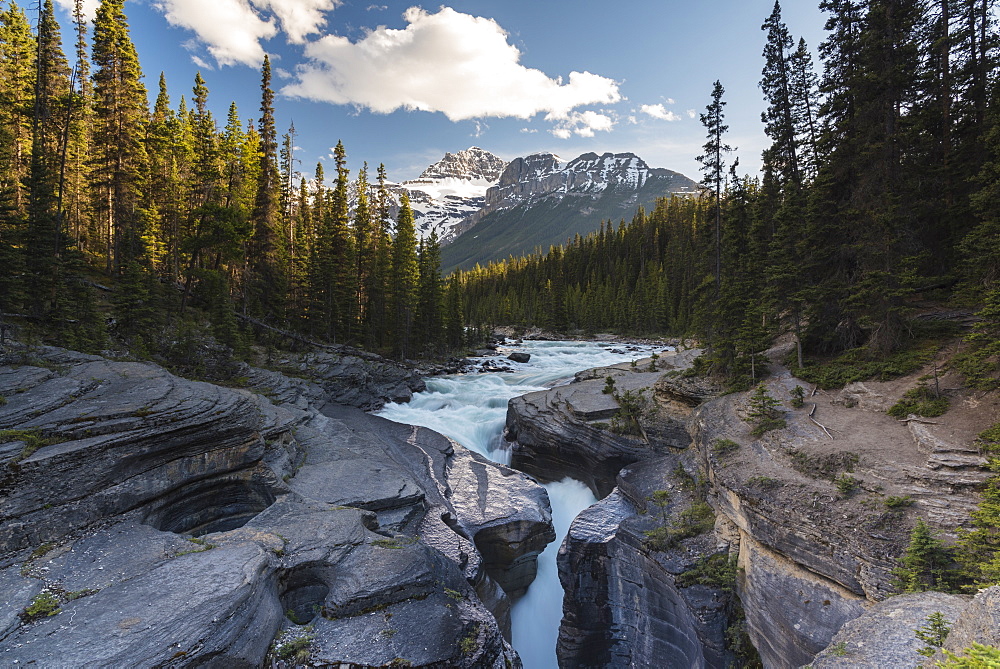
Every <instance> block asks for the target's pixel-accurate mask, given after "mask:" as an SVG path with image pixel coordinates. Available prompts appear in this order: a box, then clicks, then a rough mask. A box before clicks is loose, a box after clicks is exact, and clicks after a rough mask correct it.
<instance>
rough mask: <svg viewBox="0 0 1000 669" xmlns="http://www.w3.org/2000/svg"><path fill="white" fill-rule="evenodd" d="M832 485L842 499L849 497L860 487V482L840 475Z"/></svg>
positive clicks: (846, 475)
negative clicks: (835, 487)
mask: <svg viewBox="0 0 1000 669" xmlns="http://www.w3.org/2000/svg"><path fill="white" fill-rule="evenodd" d="M833 483H834V485H836V486H837V490H839V491H840V494H842V495H843V496H844V497H850V496H851V495H853V494H854V493H855V492H856V491H857V489H858V488H859V487H861V481H859V480H858V479H856V478H854V477H853V476H851V475H850V474H841V475H840V476H838V477H837V478H836V479H834V481H833Z"/></svg>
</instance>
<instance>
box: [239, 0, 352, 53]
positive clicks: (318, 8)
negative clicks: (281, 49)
mask: <svg viewBox="0 0 1000 669" xmlns="http://www.w3.org/2000/svg"><path fill="white" fill-rule="evenodd" d="M252 1H253V4H254V5H255V6H256V7H257V8H259V9H262V10H267V9H270V10H271V11H272V12H273V13H274V15H275V16H276V17H277V18H278V21H280V22H281V29H282V31H283V32H284V33H285V35H287V36H288V41H289V42H291V43H292V44H302V43H303V42H305V37H306V35H315V34H317V33H319V32H320V28H322V27H324V26H325V25H326V12H329V11H331V10H333V9H334V8H335V7H337V6H338V5H339V4H340V0H252Z"/></svg>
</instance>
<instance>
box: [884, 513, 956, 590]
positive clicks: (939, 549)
mask: <svg viewBox="0 0 1000 669" xmlns="http://www.w3.org/2000/svg"><path fill="white" fill-rule="evenodd" d="M952 561H953V560H952V555H951V551H950V550H949V549H948V548H947V547H945V545H944V543H943V542H942V541H941V540H940V539H938V538H937V537H936V536H934V533H933V532H932V531H931V528H930V527H929V526H928V525H927V523H925V522H924V519H923V518H919V519H917V524H916V526H915V527H914V528H913V532H911V533H910V544H909V546H907V548H906V552H905V553H904V554H903V556H902V557H901V558H900V559H899V566H898V567H897V568H896V569H895V570H894V571H893V576H894V578H895V580H894V585H895V587H896V588H897V589H898V590H899V591H900V592H923V591H925V590H942V591H945V592H947V591H949V590H951V589H952V587H953V586H952V582H953V580H954V575H953V574H951V573H950V567H951V563H952Z"/></svg>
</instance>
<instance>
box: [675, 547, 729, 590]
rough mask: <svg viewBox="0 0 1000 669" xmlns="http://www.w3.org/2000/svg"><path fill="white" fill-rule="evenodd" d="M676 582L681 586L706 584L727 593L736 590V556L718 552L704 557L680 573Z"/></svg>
mask: <svg viewBox="0 0 1000 669" xmlns="http://www.w3.org/2000/svg"><path fill="white" fill-rule="evenodd" d="M674 582H675V583H676V584H677V586H678V587H681V588H689V587H691V586H692V585H705V586H708V587H710V588H716V589H717V590H722V591H723V592H727V593H729V592H734V591H735V589H736V556H735V555H733V556H730V555H728V554H727V553H716V554H715V555H710V556H708V557H706V558H702V559H701V560H699V561H698V562H697V563H695V565H694V566H693V567H691V568H690V569H688V570H687V571H685V572H683V573H681V574H678V575H677V577H676V578H675V579H674Z"/></svg>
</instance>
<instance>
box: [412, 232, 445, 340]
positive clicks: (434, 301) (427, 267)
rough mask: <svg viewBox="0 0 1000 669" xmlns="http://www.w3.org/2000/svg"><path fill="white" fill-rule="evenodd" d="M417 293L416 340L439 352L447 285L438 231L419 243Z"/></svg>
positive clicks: (442, 332) (442, 333)
mask: <svg viewBox="0 0 1000 669" xmlns="http://www.w3.org/2000/svg"><path fill="white" fill-rule="evenodd" d="M418 255H419V260H418V265H419V269H420V285H419V288H418V296H417V316H416V319H417V328H416V335H417V337H416V338H417V342H415V343H416V344H417V345H418V346H419V347H420V348H421V349H423V350H424V351H428V352H440V350H441V348H442V346H441V344H442V337H443V335H444V314H443V309H444V284H443V283H442V281H441V244H440V243H439V242H438V238H437V232H436V231H431V234H430V236H429V237H428V238H427V239H424V240H422V241H421V242H420V253H419V254H418Z"/></svg>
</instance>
